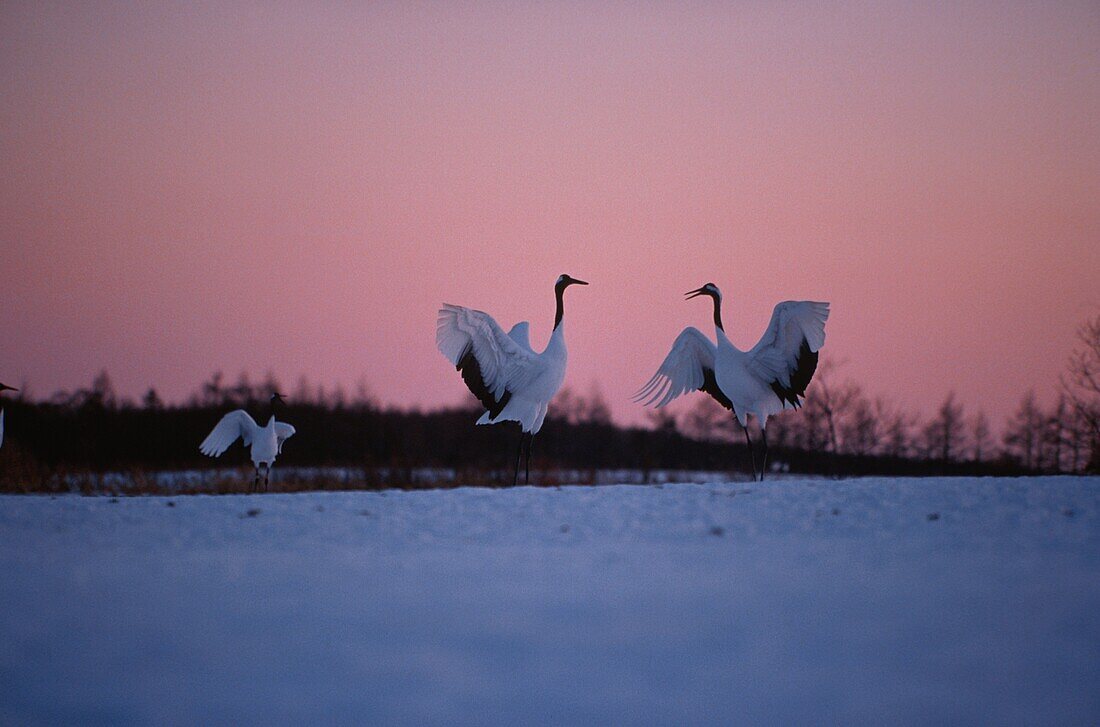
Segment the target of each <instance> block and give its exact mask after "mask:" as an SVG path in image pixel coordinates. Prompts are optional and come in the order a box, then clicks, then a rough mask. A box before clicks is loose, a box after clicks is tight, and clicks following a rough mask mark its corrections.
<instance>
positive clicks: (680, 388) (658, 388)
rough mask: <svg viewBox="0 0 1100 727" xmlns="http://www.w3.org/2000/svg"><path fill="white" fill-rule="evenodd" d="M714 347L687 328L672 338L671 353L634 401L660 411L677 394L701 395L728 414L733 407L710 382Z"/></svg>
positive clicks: (712, 379)
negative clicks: (708, 395)
mask: <svg viewBox="0 0 1100 727" xmlns="http://www.w3.org/2000/svg"><path fill="white" fill-rule="evenodd" d="M716 351H717V346H715V344H714V342H713V341H711V340H710V339H709V338H707V337H706V336H704V335H703V334H702V333H701V332H700V331H699V329H698V328H692V327H688V328H685V329H684V330H683V332H682V333H681V334H680V335H679V336H677V337H676V340H675V341H674V342H673V343H672V350H671V351H669V352H668V356H666V357H665V360H664V362H663V363H662V364H661V366H660V368H658V369H657V373H655V374H653V378H651V379H650V380H649V381H647V382H646V385H645V386H643V387H642V388H641V389H640V390H639V391H638V393H637V394H635V395H634V401H637V402H640V403H641V404H642V405H643V406H650V405H653V404H656V406H657V407H662V406H664V405H665V404H667V403H669V402H670V401H672V400H673V399H675V398H676V397H677V396H680V394H685V393H687V392H689V391H705V392H707V393H708V394H710V395H711V396H713V397H714V399H715V401H717V402H718V403H719V404H721V405H722V406H724V407H726V408H727V409H729V410H730V411H732V410H733V403H732V402H731V401H730V400H729V397H727V396H726V395H725V394H723V393H722V390H721V389H719V388H718V382H717V381H716V380H715V378H714V356H715V352H716Z"/></svg>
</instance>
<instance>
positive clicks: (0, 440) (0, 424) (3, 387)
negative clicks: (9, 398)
mask: <svg viewBox="0 0 1100 727" xmlns="http://www.w3.org/2000/svg"><path fill="white" fill-rule="evenodd" d="M4 391H19V389H16V388H15V387H13V386H8V385H7V384H0V392H4ZM3 445H4V410H3V409H2V408H0V447H2V446H3Z"/></svg>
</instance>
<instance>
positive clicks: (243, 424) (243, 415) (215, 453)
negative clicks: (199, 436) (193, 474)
mask: <svg viewBox="0 0 1100 727" xmlns="http://www.w3.org/2000/svg"><path fill="white" fill-rule="evenodd" d="M259 428H260V427H259V425H258V424H256V420H254V419H253V418H252V417H250V416H248V412H246V411H245V410H244V409H236V410H234V411H231V412H229V413H228V414H226V415H225V416H223V417H222V419H221V421H220V422H218V425H217V426H216V427H214V429H213V430H212V431H211V432H210V434H208V435H207V436H206V439H204V440H202V444H200V445H199V451H200V452H202V453H203V454H205V455H206V456H207V457H220V456H221V454H222V452H224V451H225V450H227V449H229V445H231V444H233V442H236V441H237V438H238V437H239V438H241V439H243V440H244V446H246V447H247V446H248V445H250V444H252V438H253V436H254V435H255V433H256V432H257V431H258V430H259Z"/></svg>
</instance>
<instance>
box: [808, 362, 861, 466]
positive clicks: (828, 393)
mask: <svg viewBox="0 0 1100 727" xmlns="http://www.w3.org/2000/svg"><path fill="white" fill-rule="evenodd" d="M836 369H837V365H836V364H834V363H833V362H832V361H826V362H825V363H824V364H822V365H821V366H819V367H818V369H817V376H815V377H814V388H813V389H812V391H811V392H810V394H809V395H808V396H807V397H806V404H805V406H803V414H802V419H803V424H804V426H805V434H806V441H805V446H806V448H807V449H820V448H821V447H822V444H824V445H825V446H826V447H827V448H828V449H829V451H831V452H833V453H834V454H835V453H837V452H839V451H840V433H841V424H842V420H843V418H844V417H845V416H847V415H848V414H850V410H851V407H852V404H853V403H854V401H855V400H856V398H857V397H858V396H860V391H859V387H858V386H857V385H856V384H855V383H854V382H852V381H843V382H837V381H836Z"/></svg>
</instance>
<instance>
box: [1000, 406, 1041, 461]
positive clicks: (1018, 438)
mask: <svg viewBox="0 0 1100 727" xmlns="http://www.w3.org/2000/svg"><path fill="white" fill-rule="evenodd" d="M1042 427H1043V412H1042V411H1041V410H1040V409H1039V405H1038V403H1037V402H1036V401H1035V392H1034V391H1029V392H1027V394H1025V395H1024V398H1023V399H1022V400H1021V401H1020V406H1019V407H1018V408H1017V409H1016V413H1015V414H1013V415H1012V418H1011V419H1010V420H1009V422H1008V425H1007V427H1006V429H1005V435H1004V445H1005V453H1006V454H1008V455H1009V456H1011V457H1013V458H1014V459H1015V460H1016V461H1017V462H1019V463H1020V465H1022V466H1023V467H1024V469H1028V470H1032V469H1036V468H1037V467H1038V456H1037V455H1038V453H1039V441H1040V437H1041V430H1042Z"/></svg>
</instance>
